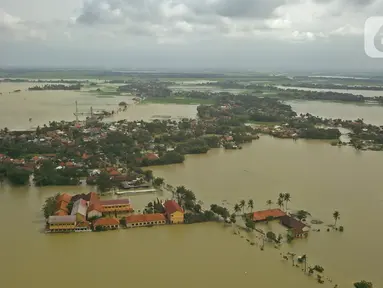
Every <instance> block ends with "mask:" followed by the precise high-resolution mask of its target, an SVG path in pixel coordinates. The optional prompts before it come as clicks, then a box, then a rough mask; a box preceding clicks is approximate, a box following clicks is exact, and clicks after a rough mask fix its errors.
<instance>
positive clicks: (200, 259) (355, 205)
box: [0, 83, 383, 288]
mask: <svg viewBox="0 0 383 288" xmlns="http://www.w3.org/2000/svg"><path fill="white" fill-rule="evenodd" d="M25 84H26V85H25V86H23V87H22V88H17V89H23V90H22V91H21V92H19V93H10V94H9V92H12V91H14V90H15V89H16V88H14V87H15V86H12V85H14V84H9V85H8V84H0V89H1V92H2V95H0V124H1V126H3V125H4V126H8V127H9V128H13V127H16V128H17V127H21V126H23V125H31V124H30V123H28V118H29V117H32V118H33V123H32V124H34V125H37V124H36V123H43V124H44V123H47V122H48V121H51V120H74V116H73V112H74V101H76V100H77V101H78V102H79V104H80V105H81V107H80V108H81V110H85V109H88V108H89V107H90V106H93V107H95V108H98V107H106V108H105V109H107V108H108V107H115V106H116V105H117V104H118V102H119V101H131V97H128V96H118V97H113V98H97V97H94V95H92V94H90V93H85V92H69V91H65V92H59V91H39V92H28V91H24V90H25V89H27V88H28V86H29V85H30V83H25ZM17 85H18V86H17V87H20V86H19V85H20V84H17ZM21 85H24V84H21ZM122 99H124V100H122ZM295 102H296V101H292V102H291V103H289V104H290V105H292V106H293V108H294V109H296V110H297V112H298V113H299V112H310V113H313V114H315V115H320V116H326V117H337V118H338V117H341V118H343V117H344V118H345V119H355V118H358V117H361V118H364V119H365V120H366V122H369V121H374V123H375V124H383V113H381V112H378V110H377V111H376V112H371V111H372V110H368V109H370V107H369V106H367V107H366V106H358V105H354V104H335V103H322V102H319V103H316V102H313V101H307V102H305V101H302V103H300V102H298V104H297V103H295ZM129 103H131V102H129ZM294 103H295V104H294ZM299 103H300V104H299ZM321 103H322V104H323V105H322V104H321ZM327 104H328V105H327ZM294 105H295V106H294ZM299 105H301V106H299ZM302 105H303V106H302ZM304 105H306V106H304ZM374 107H375V108H380V107H376V106H374ZM100 109H101V108H100ZM310 109H316V110H310ZM331 109H332V110H331ZM307 110H309V111H307ZM314 111H315V112H316V113H315V112H314ZM350 111H351V112H350ZM374 111H375V110H374ZM326 113H328V115H326ZM15 115H18V116H15ZM167 115H168V116H171V117H172V118H177V117H195V115H196V106H195V105H161V104H143V105H131V106H129V108H128V109H127V111H125V112H120V113H118V114H116V115H115V116H114V118H113V120H119V119H130V120H136V119H145V120H148V119H151V118H152V117H153V116H156V117H165V116H167ZM354 116H355V117H354ZM369 117H370V118H369ZM35 121H36V123H35ZM40 125H41V124H40ZM151 169H153V171H154V173H155V175H156V176H157V177H163V178H165V179H166V182H167V183H169V184H171V185H173V186H177V185H185V186H186V187H188V188H190V189H192V190H193V191H194V192H195V193H196V195H197V198H198V199H200V200H202V201H203V202H204V206H205V207H208V206H209V205H210V204H212V203H216V204H221V205H225V206H226V207H228V208H230V209H231V211H232V207H233V206H234V204H235V203H237V202H239V201H240V200H242V199H244V200H248V199H253V200H254V202H255V209H266V208H267V205H266V201H267V200H269V199H270V200H272V201H273V202H275V201H276V200H277V196H278V194H279V193H284V192H288V193H290V194H291V196H292V199H291V203H289V207H290V208H291V209H304V210H307V211H309V212H310V213H311V214H312V215H313V216H314V217H315V218H319V219H321V220H323V221H324V222H325V224H332V223H333V218H332V213H333V212H334V211H335V210H338V211H339V212H340V214H341V219H340V220H339V224H340V225H343V226H344V227H345V231H344V232H343V233H340V232H336V231H332V232H326V231H325V228H326V226H325V225H323V226H321V227H322V228H321V232H310V235H309V237H308V239H302V240H295V241H294V242H293V243H292V244H290V245H288V244H284V245H283V246H282V248H281V249H282V251H283V252H294V253H296V254H297V255H302V254H307V256H308V261H309V263H311V264H314V265H315V264H318V265H321V266H323V267H324V268H325V274H326V275H327V276H329V277H330V278H331V279H332V280H333V283H332V284H330V283H327V282H326V284H324V285H322V287H328V288H330V287H334V285H335V284H339V287H346V288H347V287H352V283H353V282H354V281H357V280H361V279H366V280H369V281H372V282H373V283H374V285H375V286H374V287H383V276H382V274H381V272H380V270H381V264H382V260H381V256H382V248H381V240H380V239H381V237H382V233H383V232H382V231H381V230H380V229H379V228H380V227H383V218H382V217H380V215H379V212H380V211H383V193H382V191H381V188H380V187H381V184H380V181H379V180H380V177H381V176H380V174H381V171H382V169H383V154H382V153H379V152H358V151H355V150H354V149H352V148H350V147H340V148H338V147H332V146H330V145H329V144H328V143H325V142H321V141H303V140H299V141H297V142H294V141H291V140H280V139H274V138H271V137H266V136H263V137H261V139H260V140H258V141H255V142H253V143H252V144H248V145H244V148H243V149H242V150H239V151H225V150H223V149H214V150H212V151H210V152H209V153H208V154H207V155H193V156H191V155H189V156H187V159H186V161H185V163H184V164H177V165H169V166H158V167H152V168H151ZM90 190H92V188H91V187H86V186H78V187H44V188H36V187H10V186H8V185H5V184H3V185H2V186H0V211H2V212H3V215H9V216H10V217H8V218H4V217H2V218H1V219H0V223H1V225H2V228H3V231H5V233H3V234H4V235H3V236H2V237H1V238H0V244H1V246H2V247H4V249H3V251H2V254H1V255H2V260H3V261H4V263H6V264H5V266H4V269H3V272H4V273H3V274H4V275H3V277H0V287H23V286H27V285H30V283H39V284H38V285H39V286H40V287H42V288H45V287H47V288H48V287H50V286H52V283H55V284H54V285H55V286H56V287H58V288H61V287H63V288H64V287H67V286H68V283H69V281H71V282H73V283H76V286H84V287H88V286H91V287H94V288H101V287H105V286H106V285H108V286H117V285H121V281H123V280H122V277H124V278H126V279H128V283H129V284H132V285H135V286H140V287H149V286H156V287H159V288H162V287H164V288H165V287H169V285H173V284H172V283H173V282H174V283H178V282H181V283H183V284H182V286H183V287H187V288H189V287H196V286H201V287H205V286H206V287H216V286H217V287H222V288H232V287H237V286H257V287H258V286H259V287H285V288H296V287H299V288H300V287H302V288H303V287H304V288H314V287H318V285H319V284H318V283H317V282H316V281H315V279H314V277H312V278H309V277H308V276H305V275H304V274H303V273H302V271H301V270H300V269H299V268H296V267H292V265H291V262H284V261H282V260H281V257H280V255H279V254H280V252H281V251H280V250H277V249H274V248H273V247H272V246H270V245H266V248H265V251H260V249H259V247H258V246H250V245H249V243H248V242H247V241H246V239H251V240H252V241H255V242H256V243H257V244H258V242H259V240H257V239H256V238H255V234H253V233H250V234H249V235H247V234H246V233H244V232H242V233H243V234H242V235H243V236H244V238H241V237H239V236H238V235H233V229H232V227H230V226H226V227H225V226H224V225H223V224H198V225H197V224H196V225H180V226H166V227H152V228H137V229H131V230H123V231H116V232H106V233H75V234H68V235H65V234H62V235H45V234H43V233H41V228H42V227H43V223H44V220H43V218H42V215H41V212H40V207H41V204H42V203H43V201H44V199H45V198H46V197H48V196H51V195H54V194H55V193H58V192H68V193H82V192H88V191H90ZM154 197H160V198H167V197H169V195H168V194H166V193H158V194H154V195H151V194H146V195H140V196H131V200H132V203H133V206H134V207H135V209H136V210H140V209H142V208H143V207H144V206H145V205H146V204H147V203H148V202H149V201H151V200H153V198H154ZM223 201H224V202H223ZM10 219H11V220H10ZM274 224H275V223H271V225H270V229H272V227H274ZM262 227H263V229H268V226H266V227H265V226H264V225H263V226H262ZM372 227H374V228H375V227H376V228H377V229H374V230H371V228H372ZM10 248H16V249H10ZM78 253H79V255H77V254H78ZM58 259H59V260H58ZM175 260H177V262H175ZM180 261H181V262H180ZM179 262H180V263H179ZM105 263H108V264H107V265H105ZM175 263H176V264H175ZM79 267H80V269H81V270H80V271H81V272H80V273H79ZM143 268H145V269H143ZM64 270H65V271H66V275H70V279H69V278H68V280H67V281H58V282H57V281H56V279H57V271H64ZM148 271H150V272H151V277H148ZM20 275H23V277H20ZM84 275H89V277H84ZM169 276H170V277H172V280H171V281H170V280H169V281H170V283H169V282H168V281H159V280H158V279H164V278H165V277H169ZM185 279H186V280H187V281H185ZM172 281H173V282H172ZM174 285H176V284H174Z"/></svg>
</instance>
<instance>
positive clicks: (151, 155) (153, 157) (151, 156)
mask: <svg viewBox="0 0 383 288" xmlns="http://www.w3.org/2000/svg"><path fill="white" fill-rule="evenodd" d="M144 158H146V159H148V160H151V161H154V160H157V159H159V158H160V157H158V155H157V154H155V153H147V154H145V156H144Z"/></svg>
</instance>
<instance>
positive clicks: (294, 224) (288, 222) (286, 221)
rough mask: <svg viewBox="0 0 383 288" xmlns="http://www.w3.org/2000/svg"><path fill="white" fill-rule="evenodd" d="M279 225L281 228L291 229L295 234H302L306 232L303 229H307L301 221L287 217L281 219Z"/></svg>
mask: <svg viewBox="0 0 383 288" xmlns="http://www.w3.org/2000/svg"><path fill="white" fill-rule="evenodd" d="M281 223H282V225H283V226H286V227H287V228H290V229H293V230H294V231H295V232H303V231H304V230H306V229H305V228H308V227H307V226H306V225H305V224H304V223H302V222H301V221H299V220H297V219H295V218H293V217H290V216H288V215H285V216H283V217H281Z"/></svg>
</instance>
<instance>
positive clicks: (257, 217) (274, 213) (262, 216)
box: [253, 209, 286, 221]
mask: <svg viewBox="0 0 383 288" xmlns="http://www.w3.org/2000/svg"><path fill="white" fill-rule="evenodd" d="M285 215H286V213H285V212H283V211H282V210H281V209H268V210H262V211H256V212H254V213H253V221H265V220H266V219H267V218H268V217H274V218H279V217H282V216H285Z"/></svg>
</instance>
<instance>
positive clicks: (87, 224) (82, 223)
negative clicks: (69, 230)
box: [76, 221, 90, 228]
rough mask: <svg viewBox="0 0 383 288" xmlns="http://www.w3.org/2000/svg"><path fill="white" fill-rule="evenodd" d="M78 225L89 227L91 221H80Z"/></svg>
mask: <svg viewBox="0 0 383 288" xmlns="http://www.w3.org/2000/svg"><path fill="white" fill-rule="evenodd" d="M76 227H86V228H89V227H90V223H89V222H88V221H83V222H79V223H77V225H76Z"/></svg>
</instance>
